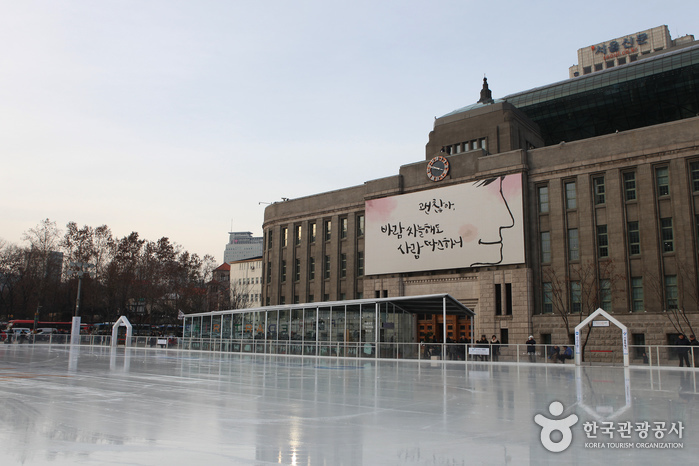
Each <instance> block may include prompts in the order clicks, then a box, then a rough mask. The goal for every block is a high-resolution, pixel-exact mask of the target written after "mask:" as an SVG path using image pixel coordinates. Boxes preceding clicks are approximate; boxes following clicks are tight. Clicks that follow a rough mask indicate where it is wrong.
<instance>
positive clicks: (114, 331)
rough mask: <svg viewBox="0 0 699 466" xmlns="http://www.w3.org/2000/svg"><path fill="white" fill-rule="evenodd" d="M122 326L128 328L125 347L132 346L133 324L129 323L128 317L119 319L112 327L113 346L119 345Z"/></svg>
mask: <svg viewBox="0 0 699 466" xmlns="http://www.w3.org/2000/svg"><path fill="white" fill-rule="evenodd" d="M121 326H124V327H126V341H125V343H124V345H125V346H131V335H132V334H133V327H132V326H131V322H129V319H127V318H126V316H121V317H119V320H117V321H116V322H115V323H114V325H113V326H112V346H116V345H117V337H118V335H119V327H121Z"/></svg>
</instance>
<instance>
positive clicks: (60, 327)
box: [7, 319, 92, 333]
mask: <svg viewBox="0 0 699 466" xmlns="http://www.w3.org/2000/svg"><path fill="white" fill-rule="evenodd" d="M34 324H36V327H35V326H34ZM10 328H28V329H30V330H38V329H40V328H41V329H50V328H55V329H56V332H57V333H70V332H71V330H72V328H73V323H72V322H45V321H37V322H34V321H33V320H21V319H15V320H11V321H9V322H8V324H7V329H10ZM91 331H92V324H87V323H80V333H90V332H91Z"/></svg>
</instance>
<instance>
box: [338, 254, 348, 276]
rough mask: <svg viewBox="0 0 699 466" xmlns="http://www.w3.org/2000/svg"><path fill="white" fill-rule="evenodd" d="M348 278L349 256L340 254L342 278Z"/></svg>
mask: <svg viewBox="0 0 699 466" xmlns="http://www.w3.org/2000/svg"><path fill="white" fill-rule="evenodd" d="M346 276H347V254H344V253H343V254H340V277H341V278H345V277H346Z"/></svg>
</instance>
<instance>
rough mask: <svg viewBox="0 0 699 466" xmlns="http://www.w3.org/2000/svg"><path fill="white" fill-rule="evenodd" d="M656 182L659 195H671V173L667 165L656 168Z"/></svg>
mask: <svg viewBox="0 0 699 466" xmlns="http://www.w3.org/2000/svg"><path fill="white" fill-rule="evenodd" d="M655 182H656V184H657V186H658V196H659V197H660V196H669V195H670V175H669V173H668V168H667V167H660V168H656V169H655Z"/></svg>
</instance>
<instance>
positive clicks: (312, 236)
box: [308, 222, 316, 243]
mask: <svg viewBox="0 0 699 466" xmlns="http://www.w3.org/2000/svg"><path fill="white" fill-rule="evenodd" d="M308 242H309V243H315V242H316V223H315V222H313V223H311V224H309V225H308Z"/></svg>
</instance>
